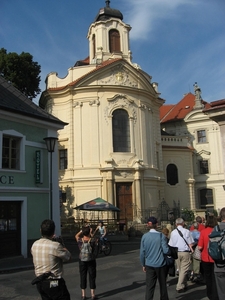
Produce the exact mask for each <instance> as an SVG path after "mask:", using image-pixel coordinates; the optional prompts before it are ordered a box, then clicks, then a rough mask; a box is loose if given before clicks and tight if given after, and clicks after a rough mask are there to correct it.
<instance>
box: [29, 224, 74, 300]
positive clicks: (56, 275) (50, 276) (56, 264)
mask: <svg viewBox="0 0 225 300" xmlns="http://www.w3.org/2000/svg"><path fill="white" fill-rule="evenodd" d="M54 233H55V223H54V221H52V220H44V221H43V222H42V224H41V235H42V237H41V238H40V239H39V240H37V241H36V242H34V243H33V246H32V248H31V254H32V255H33V263H34V268H35V275H36V276H37V277H36V279H35V280H34V281H35V282H33V284H37V290H38V292H39V293H40V295H41V298H42V300H53V299H54V300H70V294H69V292H68V290H67V287H66V283H65V280H64V279H63V278H62V275H63V261H68V260H70V258H71V254H70V252H69V251H68V250H67V249H66V248H65V247H64V246H63V245H62V244H60V243H59V242H56V241H53V240H52V238H53V236H54Z"/></svg>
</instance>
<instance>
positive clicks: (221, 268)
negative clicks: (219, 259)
mask: <svg viewBox="0 0 225 300" xmlns="http://www.w3.org/2000/svg"><path fill="white" fill-rule="evenodd" d="M220 221H221V222H220V224H219V228H220V230H224V229H225V207H223V208H222V209H221V211H220ZM214 230H216V229H215V228H214ZM214 272H215V279H216V286H217V292H218V296H219V299H220V300H221V299H225V265H224V264H217V263H214Z"/></svg>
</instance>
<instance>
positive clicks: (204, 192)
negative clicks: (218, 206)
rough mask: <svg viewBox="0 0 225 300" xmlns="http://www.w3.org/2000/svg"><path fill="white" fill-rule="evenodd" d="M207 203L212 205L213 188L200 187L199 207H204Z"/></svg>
mask: <svg viewBox="0 0 225 300" xmlns="http://www.w3.org/2000/svg"><path fill="white" fill-rule="evenodd" d="M207 204H209V205H210V204H211V205H213V190H212V189H201V190H200V208H202V209H205V208H206V207H207V206H206V205H207Z"/></svg>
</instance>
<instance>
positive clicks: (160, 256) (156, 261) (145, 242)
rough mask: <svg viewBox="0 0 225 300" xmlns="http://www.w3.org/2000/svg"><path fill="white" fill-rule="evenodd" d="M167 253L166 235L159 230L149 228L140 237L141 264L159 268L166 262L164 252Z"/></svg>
mask: <svg viewBox="0 0 225 300" xmlns="http://www.w3.org/2000/svg"><path fill="white" fill-rule="evenodd" d="M167 253H169V247H168V244H167V241H166V237H165V236H164V234H162V233H161V232H158V231H156V230H155V229H151V230H150V231H149V232H147V233H145V234H144V235H143V236H142V239H141V247H140V261H141V264H142V266H149V267H153V268H159V267H162V266H164V265H165V264H166V260H165V258H164V254H167Z"/></svg>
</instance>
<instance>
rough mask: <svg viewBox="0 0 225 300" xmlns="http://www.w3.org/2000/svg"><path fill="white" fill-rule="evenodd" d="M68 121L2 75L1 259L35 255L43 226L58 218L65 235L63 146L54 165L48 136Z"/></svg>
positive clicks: (0, 108)
mask: <svg viewBox="0 0 225 300" xmlns="http://www.w3.org/2000/svg"><path fill="white" fill-rule="evenodd" d="M64 125H65V123H64V122H62V121H60V120H59V119H57V118H55V117H53V116H52V115H50V114H48V113H47V112H45V111H44V110H42V109H41V108H40V107H38V106H37V105H35V104H34V103H33V102H32V101H31V100H29V99H28V98H26V97H25V96H24V95H23V94H22V93H21V92H19V91H18V90H17V89H16V88H14V87H13V86H12V84H10V83H8V82H7V81H6V80H5V79H3V78H2V77H0V240H1V247H0V258H1V257H4V256H13V255H23V256H24V257H27V256H28V255H29V253H30V245H31V244H32V242H33V241H34V240H36V239H37V238H39V237H40V224H41V222H42V221H43V220H44V219H48V218H50V217H51V216H52V217H53V219H54V221H55V223H56V232H57V234H60V203H59V186H58V164H57V163H58V159H57V155H58V147H57V145H56V148H55V150H56V151H55V152H54V153H52V160H53V164H52V175H53V176H52V203H50V200H51V199H50V194H51V191H50V177H51V176H50V175H51V174H50V172H51V170H50V163H49V154H48V151H47V149H46V144H45V141H44V140H43V139H44V138H46V137H54V138H57V131H58V130H60V129H63V127H64Z"/></svg>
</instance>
